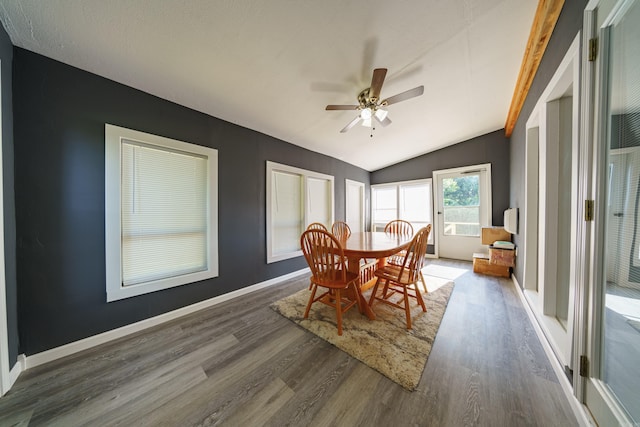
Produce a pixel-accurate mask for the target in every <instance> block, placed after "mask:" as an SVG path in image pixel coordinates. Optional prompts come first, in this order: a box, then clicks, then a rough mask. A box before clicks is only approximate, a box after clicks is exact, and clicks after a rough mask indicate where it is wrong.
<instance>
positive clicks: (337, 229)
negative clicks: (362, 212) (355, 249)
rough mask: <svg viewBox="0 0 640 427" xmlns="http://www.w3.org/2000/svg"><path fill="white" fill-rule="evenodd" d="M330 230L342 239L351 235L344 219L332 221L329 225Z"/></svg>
mask: <svg viewBox="0 0 640 427" xmlns="http://www.w3.org/2000/svg"><path fill="white" fill-rule="evenodd" d="M331 232H332V233H333V235H334V236H336V237H337V238H338V240H344V239H347V238H348V237H349V236H351V228H350V227H349V224H347V223H346V222H344V221H336V222H334V223H333V225H332V226H331Z"/></svg>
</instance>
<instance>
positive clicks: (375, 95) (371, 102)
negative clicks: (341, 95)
mask: <svg viewBox="0 0 640 427" xmlns="http://www.w3.org/2000/svg"><path fill="white" fill-rule="evenodd" d="M386 75H387V69H386V68H376V69H375V70H373V77H372V79H371V87H369V88H367V89H364V90H363V91H362V92H360V93H359V94H358V105H327V107H326V110H358V111H360V113H359V114H358V116H357V117H356V118H355V119H353V120H352V121H351V122H349V124H347V125H346V126H345V127H344V128H342V130H341V131H340V132H341V133H346V132H347V131H348V130H349V129H351V128H352V127H354V126H355V125H356V124H358V122H359V121H361V120H362V126H365V127H372V125H373V123H372V122H373V119H374V118H375V119H376V121H377V122H378V123H380V124H381V125H382V126H383V127H386V126H388V125H390V124H391V120H390V119H389V117H387V115H388V113H389V112H388V111H387V110H383V109H382V107H386V106H388V105H391V104H396V103H398V102H401V101H406V100H407V99H411V98H415V97H416V96H420V95H422V94H423V93H424V86H418V87H416V88H413V89H409V90H407V91H404V92H402V93H399V94H397V95H394V96H392V97H390V98H387V99H384V100H382V101H380V91H381V90H382V84H383V83H384V79H385V77H386ZM371 136H373V134H372V135H371Z"/></svg>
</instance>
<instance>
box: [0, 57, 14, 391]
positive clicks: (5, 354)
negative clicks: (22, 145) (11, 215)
mask: <svg viewBox="0 0 640 427" xmlns="http://www.w3.org/2000/svg"><path fill="white" fill-rule="evenodd" d="M1 70H2V61H0V396H4V394H5V393H6V392H8V391H9V388H10V387H11V383H10V381H9V333H8V328H7V290H6V279H5V265H4V263H5V259H4V175H3V174H4V169H3V167H2V150H3V144H2V117H3V116H2V73H1Z"/></svg>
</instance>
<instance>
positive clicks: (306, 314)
mask: <svg viewBox="0 0 640 427" xmlns="http://www.w3.org/2000/svg"><path fill="white" fill-rule="evenodd" d="M311 284H312V285H313V283H311ZM317 290H318V286H317V285H316V286H313V289H312V290H311V296H310V297H309V302H308V303H307V309H306V310H305V311H304V318H305V319H306V318H307V317H309V310H311V304H313V299H314V298H315V297H316V291H317Z"/></svg>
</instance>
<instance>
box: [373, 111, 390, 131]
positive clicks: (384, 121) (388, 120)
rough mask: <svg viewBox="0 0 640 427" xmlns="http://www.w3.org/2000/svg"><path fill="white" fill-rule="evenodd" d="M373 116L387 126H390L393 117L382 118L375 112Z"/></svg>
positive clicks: (383, 125)
mask: <svg viewBox="0 0 640 427" xmlns="http://www.w3.org/2000/svg"><path fill="white" fill-rule="evenodd" d="M373 117H375V118H376V120H377V121H378V123H380V124H381V125H382V127H385V128H386V127H387V126H389V125H390V124H391V119H390V118H389V117H385V118H384V120H380V119H379V118H378V116H376V115H375V114H374V116H373Z"/></svg>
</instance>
